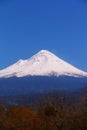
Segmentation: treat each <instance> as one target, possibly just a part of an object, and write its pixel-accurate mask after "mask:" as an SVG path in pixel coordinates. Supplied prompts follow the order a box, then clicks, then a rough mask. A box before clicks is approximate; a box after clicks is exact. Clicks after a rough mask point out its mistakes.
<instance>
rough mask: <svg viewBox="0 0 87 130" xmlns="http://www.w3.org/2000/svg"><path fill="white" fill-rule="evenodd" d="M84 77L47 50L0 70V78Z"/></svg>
mask: <svg viewBox="0 0 87 130" xmlns="http://www.w3.org/2000/svg"><path fill="white" fill-rule="evenodd" d="M51 75H52V76H53V75H55V76H60V75H62V76H64V75H66V76H74V77H79V76H86V77H87V73H86V72H84V71H81V70H79V69H77V68H76V67H74V66H72V65H70V64H69V63H67V62H65V61H63V60H62V59H60V58H59V57H57V56H56V55H54V54H53V53H51V52H49V51H48V50H41V51H39V52H38V53H37V54H35V55H34V56H32V57H31V58H29V59H27V60H22V59H21V60H19V61H18V62H17V63H15V64H13V65H11V66H9V67H7V68H5V69H3V70H0V78H8V77H14V76H16V77H25V76H51Z"/></svg>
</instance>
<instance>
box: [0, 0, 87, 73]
mask: <svg viewBox="0 0 87 130" xmlns="http://www.w3.org/2000/svg"><path fill="white" fill-rule="evenodd" d="M42 49H46V50H49V51H51V52H53V53H54V54H56V55H57V56H58V57H60V58H62V59H63V60H65V61H67V62H69V63H70V64H72V65H74V66H76V67H78V68H79V69H82V70H84V71H87V0H0V69H3V68H5V67H7V66H9V65H11V64H13V63H15V62H17V61H18V60H19V59H27V58H29V57H31V56H32V55H34V54H35V53H37V52H38V51H40V50H42Z"/></svg>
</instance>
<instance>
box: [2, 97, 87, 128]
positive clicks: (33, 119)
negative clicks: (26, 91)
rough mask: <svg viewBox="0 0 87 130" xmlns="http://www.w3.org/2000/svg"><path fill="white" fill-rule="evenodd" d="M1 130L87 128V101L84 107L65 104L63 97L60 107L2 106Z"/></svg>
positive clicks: (48, 105)
mask: <svg viewBox="0 0 87 130" xmlns="http://www.w3.org/2000/svg"><path fill="white" fill-rule="evenodd" d="M0 130H87V101H85V103H84V106H83V107H75V106H65V105H64V101H63V99H61V102H60V104H59V105H58V107H57V106H55V105H53V104H52V103H48V104H44V105H42V106H38V107H37V108H34V109H31V108H29V107H26V106H13V107H12V106H11V107H6V106H0Z"/></svg>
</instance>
